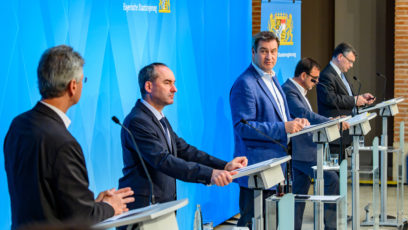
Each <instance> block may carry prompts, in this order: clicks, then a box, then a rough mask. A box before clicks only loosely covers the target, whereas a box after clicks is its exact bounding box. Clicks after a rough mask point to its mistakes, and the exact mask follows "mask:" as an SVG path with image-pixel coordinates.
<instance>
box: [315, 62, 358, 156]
mask: <svg viewBox="0 0 408 230" xmlns="http://www.w3.org/2000/svg"><path fill="white" fill-rule="evenodd" d="M346 79H347V76H346ZM347 82H348V83H349V85H350V89H351V91H352V93H353V95H355V92H354V90H353V85H352V84H350V81H349V80H348V79H347ZM316 90H317V106H318V111H319V114H320V115H323V116H325V117H337V116H340V115H351V113H352V110H353V108H354V106H355V101H354V97H353V96H350V95H349V94H348V92H347V88H346V86H345V85H344V83H343V81H342V80H341V78H340V76H339V75H338V74H337V72H336V71H335V70H334V68H333V67H332V66H331V65H330V63H329V64H328V65H327V66H326V68H324V70H323V71H322V72H320V78H319V84H318V85H317V87H316ZM343 138H344V139H343V143H344V144H345V145H349V144H351V142H352V139H351V137H350V135H349V131H348V130H346V131H343ZM339 144H340V139H339V140H336V141H334V142H333V143H332V144H331V151H332V152H338V151H339V149H337V147H334V146H333V145H336V146H338V145H339ZM332 146H333V147H332Z"/></svg>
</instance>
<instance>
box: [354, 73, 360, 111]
mask: <svg viewBox="0 0 408 230" xmlns="http://www.w3.org/2000/svg"><path fill="white" fill-rule="evenodd" d="M353 79H354V81H357V82H358V92H357V99H356V107H355V108H356V112H357V114H358V106H357V100H358V96H359V95H360V90H361V82H360V80H359V79H358V78H357V77H356V76H353ZM357 114H354V115H357Z"/></svg>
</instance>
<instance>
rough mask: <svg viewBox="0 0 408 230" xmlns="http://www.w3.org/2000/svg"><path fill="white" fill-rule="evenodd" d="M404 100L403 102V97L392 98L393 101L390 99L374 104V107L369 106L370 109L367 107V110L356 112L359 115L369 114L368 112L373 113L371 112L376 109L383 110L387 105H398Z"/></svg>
mask: <svg viewBox="0 0 408 230" xmlns="http://www.w3.org/2000/svg"><path fill="white" fill-rule="evenodd" d="M404 100H405V99H404V97H397V98H393V99H390V100H386V101H383V102H380V103H378V104H376V105H375V106H370V107H367V108H363V109H360V110H359V111H358V112H359V113H365V112H370V111H373V110H376V109H381V108H384V107H386V106H389V105H394V104H398V103H400V102H402V101H404Z"/></svg>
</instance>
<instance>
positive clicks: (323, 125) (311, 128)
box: [288, 116, 351, 138]
mask: <svg viewBox="0 0 408 230" xmlns="http://www.w3.org/2000/svg"><path fill="white" fill-rule="evenodd" d="M350 118H351V116H347V117H339V118H336V119H333V120H330V121H326V122H323V123H320V124H316V125H309V126H306V127H304V128H303V129H302V130H301V131H299V132H297V133H290V134H288V138H291V137H295V136H298V135H302V134H305V133H311V132H314V131H317V130H319V129H323V128H327V127H330V126H333V125H337V124H339V123H340V122H343V121H347V120H348V119H350Z"/></svg>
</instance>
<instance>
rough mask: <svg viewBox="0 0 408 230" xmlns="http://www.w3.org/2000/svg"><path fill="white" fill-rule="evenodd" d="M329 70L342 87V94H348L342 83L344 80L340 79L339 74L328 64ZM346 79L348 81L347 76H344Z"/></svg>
mask: <svg viewBox="0 0 408 230" xmlns="http://www.w3.org/2000/svg"><path fill="white" fill-rule="evenodd" d="M330 71H331V73H332V74H333V76H334V80H335V81H337V84H339V85H340V86H341V88H342V89H343V94H347V95H348V91H347V87H346V86H345V85H344V82H343V80H342V79H341V76H340V75H339V74H338V73H337V72H336V70H334V68H333V66H331V65H330ZM346 81H347V82H348V80H347V78H346ZM349 85H350V83H349ZM350 88H351V87H350Z"/></svg>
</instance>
